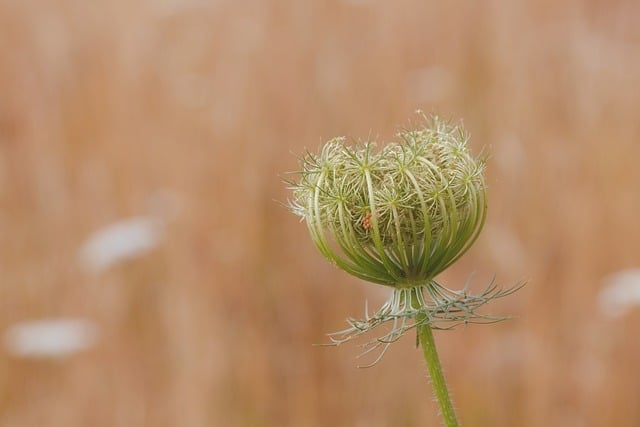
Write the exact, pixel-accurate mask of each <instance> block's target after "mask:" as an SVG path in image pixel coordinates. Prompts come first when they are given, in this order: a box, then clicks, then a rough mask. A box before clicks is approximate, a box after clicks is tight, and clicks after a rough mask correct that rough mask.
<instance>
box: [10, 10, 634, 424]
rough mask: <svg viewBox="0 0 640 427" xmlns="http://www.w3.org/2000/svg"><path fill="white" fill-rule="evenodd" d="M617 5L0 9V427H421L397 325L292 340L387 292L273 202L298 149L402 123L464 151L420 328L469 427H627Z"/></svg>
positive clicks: (623, 103) (630, 128) (629, 314)
mask: <svg viewBox="0 0 640 427" xmlns="http://www.w3.org/2000/svg"><path fill="white" fill-rule="evenodd" d="M639 18H640V3H638V2H636V1H631V0H629V1H614V2H595V1H591V2H587V1H582V2H581V1H573V0H568V1H561V2H557V1H538V2H510V1H501V0H490V1H486V2H465V1H451V2H443V1H418V0H398V1H382V0H379V1H378V0H371V1H368V0H343V1H337V0H336V1H327V2H320V1H318V2H310V1H293V0H291V1H289V0H263V1H257V0H256V1H242V2H232V1H225V0H217V1H205V0H182V1H180V0H139V1H123V0H115V1H110V2H97V3H92V2H83V1H79V0H56V1H51V2H41V1H40V2H39V1H20V0H3V1H1V2H0V333H1V335H0V338H1V340H2V341H1V346H0V426H18V427H22V426H54V427H55V426H189V427H190V426H195V427H197V426H231V427H233V426H302V427H307V426H308V427H315V426H356V427H364V426H367V427H377V426H381V427H382V426H407V427H409V426H425V425H439V419H438V415H437V412H438V410H437V407H436V404H435V403H434V399H433V397H432V392H431V388H430V385H429V384H428V381H427V374H426V368H425V367H424V362H423V360H422V357H421V353H420V351H418V350H416V348H415V342H414V339H413V337H412V336H408V337H405V338H404V339H402V340H401V341H400V342H398V343H396V344H395V345H394V346H392V347H391V349H390V351H389V352H388V353H387V355H386V356H385V358H384V359H383V360H382V361H381V362H380V363H379V364H378V365H377V366H376V367H374V368H371V369H357V368H356V365H357V364H359V363H361V360H358V359H356V356H357V355H358V354H359V353H360V351H361V349H360V348H358V346H357V345H352V344H349V345H344V346H340V347H338V348H324V347H316V346H313V344H318V343H323V342H326V340H327V338H326V336H325V334H326V333H327V332H332V331H336V330H340V329H342V328H343V327H345V325H346V323H345V319H346V318H347V317H350V316H360V315H362V314H363V313H364V308H365V301H368V304H369V306H370V307H375V306H377V305H379V304H382V303H383V302H384V300H385V298H386V296H387V294H388V290H387V289H385V288H383V287H380V286H376V285H368V284H365V283H363V282H361V281H359V280H357V279H354V278H352V277H350V276H349V275H347V274H345V273H343V272H341V271H339V270H337V269H335V268H333V267H331V266H330V265H329V264H328V263H327V262H325V260H324V259H323V258H322V257H321V256H320V255H319V254H318V253H317V252H316V250H315V248H314V247H313V245H312V243H311V241H310V239H309V238H308V235H307V231H306V227H305V225H304V224H302V223H300V222H299V221H298V219H297V218H296V217H294V216H293V215H292V214H290V213H289V212H287V210H286V209H285V208H283V207H282V206H281V205H280V204H279V202H285V201H286V200H287V197H288V193H287V190H286V188H285V187H286V186H285V185H284V184H283V183H282V177H283V176H286V175H284V174H285V172H287V171H295V170H296V169H297V168H298V163H297V159H296V156H295V154H299V153H302V152H303V151H304V150H305V148H308V149H310V150H312V151H315V150H316V148H317V147H318V146H319V145H320V144H321V143H322V142H323V141H325V140H327V139H329V138H330V137H333V136H337V135H346V136H348V137H352V138H359V137H361V138H367V137H368V136H371V137H372V138H375V139H377V140H378V141H389V140H391V139H393V137H394V134H395V133H396V132H397V131H398V130H399V129H400V128H402V127H405V126H408V125H409V124H410V123H411V122H414V123H415V121H416V116H415V114H414V111H415V110H416V109H417V108H422V109H424V110H425V111H426V112H438V113H439V114H441V115H443V116H447V117H451V118H453V119H462V120H464V124H465V127H466V128H467V130H468V131H469V132H470V134H471V137H472V142H471V146H472V150H473V151H474V152H476V153H478V152H480V150H482V149H483V148H485V149H486V150H487V152H489V153H490V155H491V157H490V160H489V165H488V170H487V180H488V183H489V186H490V189H489V191H490V193H489V196H490V204H489V216H488V221H487V224H486V227H485V230H484V232H483V234H482V236H481V238H480V239H479V240H478V242H477V243H476V244H475V246H474V247H473V248H472V250H471V251H470V252H468V253H467V255H465V257H463V258H462V259H461V260H460V262H458V263H457V264H456V265H455V266H454V267H452V268H451V269H450V270H449V271H447V272H445V273H444V274H443V275H442V277H441V279H442V281H443V282H444V283H446V284H447V285H448V286H449V287H451V288H454V289H455V288H460V287H462V286H463V285H464V283H465V282H466V280H467V278H468V277H469V275H470V274H471V273H474V276H473V285H472V288H473V289H481V288H482V286H483V285H485V284H486V283H487V282H488V281H489V280H491V278H492V277H493V275H494V274H495V275H496V280H497V282H498V283H500V284H501V285H503V286H510V285H512V284H514V283H516V282H517V281H519V280H521V279H527V280H528V285H527V287H526V288H525V289H523V290H521V291H519V292H518V293H517V294H515V295H512V296H510V297H508V298H506V299H504V300H501V301H497V302H496V303H494V304H492V305H491V306H490V307H488V308H487V310H486V312H487V313H488V314H496V315H511V316H512V318H511V319H510V320H508V321H505V322H502V323H499V324H497V325H490V326H480V325H470V326H467V327H461V328H458V329H456V330H454V331H442V332H436V340H437V342H438V345H439V349H440V356H441V359H442V362H443V365H444V369H445V374H446V377H447V379H448V381H449V387H450V389H451V391H452V394H453V398H454V401H455V404H456V406H457V408H458V411H459V416H460V418H461V421H462V424H463V425H466V426H470V427H471V426H525V427H528V426H531V427H534V426H568V427H573V426H612V425H615V426H638V425H640V404H639V398H638V396H640V369H638V367H637V364H638V360H639V359H640V338H639V337H640V310H636V309H635V305H636V304H638V301H639V300H640V273H639V270H638V268H640V226H639V225H638V210H639V209H638V208H640V191H639V189H638V184H639V183H640V168H638V167H637V164H638V158H640V90H638V87H639V85H640V26H638V19H639Z"/></svg>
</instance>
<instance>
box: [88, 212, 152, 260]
mask: <svg viewBox="0 0 640 427" xmlns="http://www.w3.org/2000/svg"><path fill="white" fill-rule="evenodd" d="M161 236H162V225H161V223H160V222H159V221H158V220H156V219H155V218H152V217H146V216H138V217H133V218H129V219H126V220H121V221H118V222H114V223H112V224H110V225H108V226H106V227H104V228H101V229H99V230H97V231H96V232H94V233H93V234H92V235H91V236H89V238H88V239H87V240H86V242H85V243H84V245H83V246H82V248H81V250H80V263H81V264H82V266H83V267H85V268H86V269H87V270H90V271H93V272H99V271H103V270H106V269H108V268H109V267H111V266H113V265H114V264H117V263H119V262H121V261H124V260H128V259H132V258H136V257H138V256H141V255H144V254H146V253H148V252H149V251H151V250H152V249H153V248H155V247H156V246H157V245H158V243H159V242H160V240H161Z"/></svg>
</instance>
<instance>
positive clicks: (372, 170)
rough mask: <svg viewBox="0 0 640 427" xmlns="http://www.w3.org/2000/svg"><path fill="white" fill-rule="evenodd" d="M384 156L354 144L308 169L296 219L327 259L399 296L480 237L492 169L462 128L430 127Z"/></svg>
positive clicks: (436, 123) (312, 161) (340, 145)
mask: <svg viewBox="0 0 640 427" xmlns="http://www.w3.org/2000/svg"><path fill="white" fill-rule="evenodd" d="M398 137H399V139H400V141H399V142H391V143H389V144H387V145H386V146H384V147H383V148H382V149H380V150H376V146H375V144H374V143H372V142H366V143H363V144H360V145H359V146H356V147H350V146H348V145H347V144H346V142H345V138H334V139H332V140H330V141H329V142H327V143H326V144H325V146H324V147H323V148H322V149H321V151H320V153H319V154H318V155H312V154H307V156H306V157H304V158H303V160H302V171H301V179H300V182H299V183H298V184H296V185H294V192H293V196H294V200H293V203H292V207H293V211H294V212H295V213H297V214H298V215H300V216H301V217H302V218H304V220H305V221H306V223H307V226H308V227H309V232H310V233H311V237H312V239H313V242H314V244H315V245H316V247H317V248H318V250H319V251H320V252H321V253H322V254H323V255H324V256H325V257H326V258H328V259H329V261H331V262H333V263H334V264H335V265H337V266H338V267H340V268H342V269H343V270H345V271H347V272H348V273H351V274H353V275H354V276H357V277H359V278H361V279H364V280H367V281H370V282H374V283H379V284H382V285H388V286H393V287H412V286H416V285H421V284H425V283H427V282H429V281H430V280H431V279H433V278H434V277H435V276H436V275H437V274H438V273H440V272H442V271H443V270H444V269H446V268H447V267H448V266H450V265H451V264H452V263H453V262H455V261H456V260H457V259H458V258H459V257H460V256H461V255H462V254H464V252H465V251H466V250H467V249H468V248H469V247H470V246H471V244H472V243H473V242H474V240H475V239H476V237H477V236H478V234H479V232H480V230H481V228H482V225H483V223H484V219H485V213H486V187H485V183H484V179H483V175H482V173H483V170H484V165H485V162H484V160H483V159H480V158H474V157H473V156H472V155H471V154H470V153H469V150H468V147H467V137H466V135H465V133H464V131H463V129H462V127H461V126H460V125H459V124H451V123H448V122H445V121H443V120H441V119H440V118H438V117H434V118H431V119H430V120H429V121H428V122H427V123H425V125H424V126H423V127H421V128H419V129H417V130H407V131H403V132H400V133H399V134H398Z"/></svg>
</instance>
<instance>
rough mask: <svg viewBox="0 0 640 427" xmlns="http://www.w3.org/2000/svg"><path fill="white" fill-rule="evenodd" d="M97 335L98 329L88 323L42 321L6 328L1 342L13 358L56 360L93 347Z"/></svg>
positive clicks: (84, 321) (69, 320)
mask: <svg viewBox="0 0 640 427" xmlns="http://www.w3.org/2000/svg"><path fill="white" fill-rule="evenodd" d="M98 335H99V331H98V327H97V326H96V325H95V324H94V323H93V322H90V321H88V320H83V319H71V318H69V319H64V318H61V319H42V320H37V321H29V322H21V323H16V324H15V325H13V326H10V327H9V328H8V329H7V330H6V332H5V334H4V342H5V347H6V349H7V351H8V352H9V353H10V354H12V355H14V356H19V357H29V358H60V357H65V356H69V355H71V354H73V353H76V352H78V351H81V350H84V349H87V348H89V347H91V346H93V345H94V344H95V342H96V341H97V339H98Z"/></svg>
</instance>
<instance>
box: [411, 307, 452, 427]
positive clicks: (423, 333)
mask: <svg viewBox="0 0 640 427" xmlns="http://www.w3.org/2000/svg"><path fill="white" fill-rule="evenodd" d="M420 320H422V319H418V322H420ZM418 339H419V340H420V344H421V345H422V350H423V352H424V360H425V361H426V362H427V368H428V369H429V376H430V377H431V384H432V385H433V391H434V393H435V395H436V399H437V400H438V404H439V405H440V410H441V411H442V418H444V422H445V425H446V426H447V427H458V420H457V419H456V413H455V411H454V410H453V404H452V403H451V398H450V397H449V391H448V390H447V383H446V382H445V380H444V375H443V374H442V367H441V366H440V359H439V358H438V351H437V350H436V343H435V341H434V339H433V332H432V330H431V326H429V323H426V322H424V323H422V324H421V325H418Z"/></svg>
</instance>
